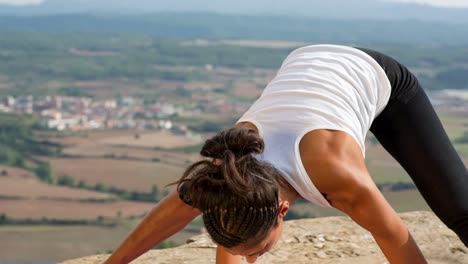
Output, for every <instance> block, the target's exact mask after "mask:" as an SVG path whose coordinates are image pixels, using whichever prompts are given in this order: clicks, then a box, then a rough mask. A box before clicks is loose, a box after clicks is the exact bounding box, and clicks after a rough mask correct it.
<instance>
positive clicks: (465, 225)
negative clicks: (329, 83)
mask: <svg viewBox="0 0 468 264" xmlns="http://www.w3.org/2000/svg"><path fill="white" fill-rule="evenodd" d="M411 76H412V78H414V79H415V80H416V77H414V76H413V75H412V74H411ZM416 84H417V86H416V88H414V87H413V88H411V89H412V90H413V91H414V92H412V95H411V97H410V98H409V99H408V98H405V99H404V100H401V99H399V98H398V97H397V96H394V98H393V99H391V102H389V105H388V106H387V107H386V108H385V109H384V111H383V112H382V113H381V114H380V115H379V116H378V117H377V118H376V119H375V120H374V122H373V124H372V126H371V129H370V130H371V131H372V133H374V135H375V136H376V137H377V139H378V140H379V141H380V143H381V144H382V146H383V147H384V148H385V149H386V150H387V151H388V152H389V153H390V154H391V155H392V156H393V157H394V158H395V159H396V160H397V161H398V162H399V163H400V164H401V165H402V166H403V168H404V169H405V170H406V171H407V172H408V174H409V175H410V177H411V178H412V179H413V181H414V183H415V184H416V186H417V188H418V189H419V191H420V193H421V195H422V196H423V197H424V199H425V200H426V202H427V203H428V205H429V206H430V207H431V208H432V210H433V211H434V213H435V214H436V215H437V216H438V217H439V218H440V219H441V220H442V221H443V222H444V223H445V224H446V225H447V226H448V227H449V228H450V229H452V230H453V231H455V233H457V235H458V236H459V237H460V239H461V240H462V241H463V243H464V244H465V246H468V172H467V170H466V167H465V165H464V164H463V162H462V160H461V158H460V157H459V155H458V154H457V152H456V151H455V149H454V147H453V145H452V144H451V142H450V140H449V138H448V136H447V134H446V133H445V130H444V128H443V126H442V124H441V122H440V120H439V118H438V117H437V114H436V112H435V111H434V108H433V107H432V105H431V103H430V101H429V99H428V98H427V95H426V93H425V92H424V90H423V89H422V88H421V86H420V85H419V84H418V83H417V80H416Z"/></svg>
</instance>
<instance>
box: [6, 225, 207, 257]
mask: <svg viewBox="0 0 468 264" xmlns="http://www.w3.org/2000/svg"><path fill="white" fill-rule="evenodd" d="M139 221H140V219H136V220H128V221H123V222H121V223H120V224H119V225H117V226H115V227H97V226H2V227H0V237H1V238H2V239H0V263H56V262H60V261H63V260H66V259H72V258H78V257H83V256H87V255H94V254H103V253H108V252H109V251H111V250H113V249H115V248H116V247H117V246H118V245H119V244H120V243H121V242H122V241H123V240H124V239H125V237H127V235H128V234H129V233H130V232H131V231H132V230H133V228H134V227H135V226H136V225H137V224H138V223H139ZM199 233H200V227H197V226H193V227H188V228H185V229H184V230H182V231H181V232H179V233H177V234H175V235H173V236H172V237H170V238H168V239H167V241H170V242H173V243H176V244H183V243H185V242H186V241H187V239H188V238H190V237H192V236H194V235H197V234H199ZM18 252H22V253H23V254H18Z"/></svg>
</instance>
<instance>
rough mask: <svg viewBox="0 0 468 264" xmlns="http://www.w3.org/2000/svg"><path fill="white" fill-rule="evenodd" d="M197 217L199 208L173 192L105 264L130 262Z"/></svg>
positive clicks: (152, 211) (154, 209)
mask: <svg viewBox="0 0 468 264" xmlns="http://www.w3.org/2000/svg"><path fill="white" fill-rule="evenodd" d="M199 214H200V211H199V210H198V209H195V208H193V207H191V206H189V205H187V204H185V203H184V202H183V201H182V200H181V199H180V198H179V195H178V193H177V191H174V192H172V193H171V194H170V195H169V196H167V197H166V198H165V199H164V200H162V201H161V202H159V203H158V205H156V207H155V208H153V210H151V212H150V213H149V214H148V215H147V216H146V217H145V218H144V219H143V221H142V222H141V223H140V224H139V225H138V226H137V227H136V229H135V230H133V231H132V233H131V234H130V235H129V236H128V237H127V239H125V241H124V242H123V243H122V244H121V245H120V246H119V247H118V248H117V249H116V250H115V251H114V252H113V253H112V255H111V256H110V257H109V258H108V259H107V260H106V262H105V263H107V264H114V263H115V264H122V263H129V262H130V261H132V260H134V259H136V258H137V257H139V256H140V255H142V254H143V253H145V252H146V251H148V250H150V249H151V248H153V247H154V246H155V245H157V244H158V243H159V242H161V241H163V240H164V239H166V238H168V237H170V236H171V235H172V234H174V233H176V232H178V231H179V230H181V229H182V228H184V227H185V226H186V225H187V224H188V223H190V221H192V220H193V219H194V218H195V217H196V216H197V215H199Z"/></svg>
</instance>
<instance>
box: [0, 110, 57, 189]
mask: <svg viewBox="0 0 468 264" xmlns="http://www.w3.org/2000/svg"><path fill="white" fill-rule="evenodd" d="M37 126H38V125H37V121H36V120H35V119H34V118H32V117H30V116H26V115H11V114H0V164H4V165H10V166H16V167H20V168H25V169H28V170H33V171H36V172H37V171H39V172H40V173H41V176H39V177H42V176H44V180H45V179H46V178H47V176H46V175H45V173H44V170H46V169H47V168H46V166H47V165H45V164H43V163H42V162H40V161H38V160H36V159H35V157H36V156H60V155H61V152H62V147H61V146H60V145H59V144H55V143H52V142H48V141H45V140H40V139H38V137H37V136H36V135H35V134H34V132H33V130H34V128H35V127H37ZM28 161H33V163H36V164H38V165H37V167H36V168H34V167H31V165H28ZM49 169H50V164H49Z"/></svg>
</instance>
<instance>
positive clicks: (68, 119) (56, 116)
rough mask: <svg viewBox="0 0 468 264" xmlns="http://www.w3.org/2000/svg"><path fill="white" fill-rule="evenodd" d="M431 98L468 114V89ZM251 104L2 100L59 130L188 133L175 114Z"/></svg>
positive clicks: (3, 108) (5, 106) (4, 107)
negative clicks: (126, 130) (176, 120)
mask: <svg viewBox="0 0 468 264" xmlns="http://www.w3.org/2000/svg"><path fill="white" fill-rule="evenodd" d="M430 98H431V101H432V103H433V104H434V106H435V107H436V109H438V110H442V111H452V112H464V113H468V91H465V90H442V91H439V92H435V93H430ZM197 101H198V100H197ZM248 106H249V104H248V103H240V104H239V103H232V102H231V103H229V102H226V100H218V101H216V102H205V101H203V100H202V101H198V102H197V103H194V104H193V105H183V106H181V105H175V104H173V103H167V102H156V103H154V104H144V101H143V99H141V98H135V97H131V96H127V97H122V98H119V99H107V100H94V99H92V98H88V97H76V96H43V97H33V96H25V97H13V96H8V97H6V98H4V99H3V101H2V102H0V112H4V113H28V114H34V115H36V116H38V117H39V118H40V125H41V126H42V127H43V128H45V129H51V130H58V131H63V130H72V131H79V130H92V129H114V128H115V129H142V130H171V131H173V132H176V133H177V132H179V133H181V134H183V133H187V132H188V129H187V127H186V126H185V125H183V124H179V123H177V122H173V121H171V119H172V118H171V117H174V116H181V117H201V116H202V115H203V114H206V113H217V114H226V115H233V114H237V115H240V114H241V113H242V112H243V111H245V110H246V109H247V108H248Z"/></svg>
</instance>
